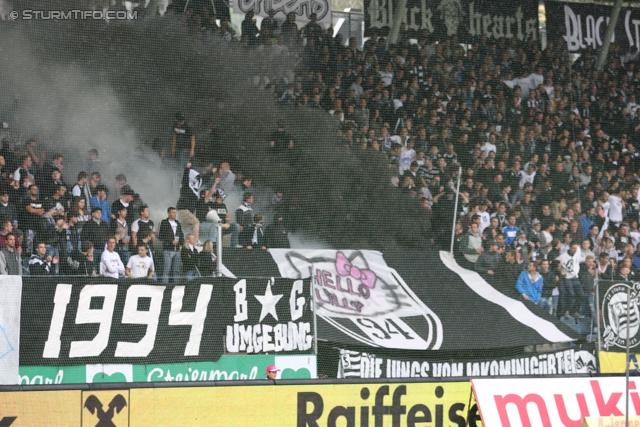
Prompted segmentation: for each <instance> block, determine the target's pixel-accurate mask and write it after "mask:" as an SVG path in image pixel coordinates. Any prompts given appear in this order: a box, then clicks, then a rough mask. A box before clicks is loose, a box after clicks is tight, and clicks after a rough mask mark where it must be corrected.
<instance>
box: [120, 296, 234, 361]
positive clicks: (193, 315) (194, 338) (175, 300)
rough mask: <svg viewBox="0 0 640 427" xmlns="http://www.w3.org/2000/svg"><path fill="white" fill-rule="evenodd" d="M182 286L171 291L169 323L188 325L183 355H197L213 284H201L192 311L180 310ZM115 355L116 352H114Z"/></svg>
mask: <svg viewBox="0 0 640 427" xmlns="http://www.w3.org/2000/svg"><path fill="white" fill-rule="evenodd" d="M234 289H235V286H234ZM184 290H185V287H184V286H176V287H175V288H173V292H172V293H171V312H170V313H169V325H190V326H191V333H190V334H189V341H188V342H187V345H186V347H185V349H184V355H185V356H197V355H198V354H200V341H202V332H203V331H204V321H205V320H206V319H207V308H208V307H209V301H211V294H212V293H213V285H201V286H200V292H199V293H198V300H197V301H196V309H195V311H193V312H190V311H182V298H183V297H184ZM116 356H117V354H116Z"/></svg>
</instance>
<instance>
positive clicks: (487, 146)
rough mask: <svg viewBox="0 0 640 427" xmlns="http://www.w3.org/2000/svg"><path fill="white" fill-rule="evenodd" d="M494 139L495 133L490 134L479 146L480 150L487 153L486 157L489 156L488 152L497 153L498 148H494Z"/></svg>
mask: <svg viewBox="0 0 640 427" xmlns="http://www.w3.org/2000/svg"><path fill="white" fill-rule="evenodd" d="M495 141H496V137H495V135H493V134H491V136H490V137H489V140H487V141H485V142H484V144H482V147H480V150H481V151H483V152H484V154H486V155H487V157H488V156H489V153H490V152H492V151H493V152H494V153H497V152H498V149H497V148H496V145H495V144H494V143H495Z"/></svg>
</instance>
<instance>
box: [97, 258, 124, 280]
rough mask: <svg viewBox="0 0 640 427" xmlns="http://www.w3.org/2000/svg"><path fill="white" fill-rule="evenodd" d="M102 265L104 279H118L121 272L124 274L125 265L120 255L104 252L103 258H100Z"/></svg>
mask: <svg viewBox="0 0 640 427" xmlns="http://www.w3.org/2000/svg"><path fill="white" fill-rule="evenodd" d="M100 263H101V264H102V269H103V273H102V275H103V276H104V277H112V278H114V279H117V278H118V277H120V276H119V272H120V271H121V272H122V273H124V264H123V263H122V260H121V259H120V255H118V253H117V252H115V251H113V252H109V251H104V252H102V256H101V257H100Z"/></svg>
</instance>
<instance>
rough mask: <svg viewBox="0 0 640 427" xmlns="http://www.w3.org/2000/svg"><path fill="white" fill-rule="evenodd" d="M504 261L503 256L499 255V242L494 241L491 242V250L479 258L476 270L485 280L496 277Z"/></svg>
mask: <svg viewBox="0 0 640 427" xmlns="http://www.w3.org/2000/svg"><path fill="white" fill-rule="evenodd" d="M501 261H502V256H501V255H500V254H499V253H498V242H497V241H496V240H492V241H490V242H489V250H488V251H484V252H482V253H481V254H480V256H479V257H478V260H477V261H476V265H475V267H474V270H475V271H476V272H477V273H479V274H480V275H481V276H482V277H483V278H484V279H485V280H486V279H491V278H492V277H493V276H495V274H496V272H497V271H498V267H499V266H500V262H501Z"/></svg>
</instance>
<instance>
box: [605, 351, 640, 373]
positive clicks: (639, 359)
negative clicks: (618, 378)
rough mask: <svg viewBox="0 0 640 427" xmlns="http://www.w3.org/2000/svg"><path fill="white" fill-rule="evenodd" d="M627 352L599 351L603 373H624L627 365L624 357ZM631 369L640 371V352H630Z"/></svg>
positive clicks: (636, 371)
mask: <svg viewBox="0 0 640 427" xmlns="http://www.w3.org/2000/svg"><path fill="white" fill-rule="evenodd" d="M625 357H626V353H617V352H614V351H601V352H599V353H598V362H599V366H600V373H601V374H624V373H625V372H626V371H625V369H626V367H625V366H624V359H625ZM629 371H630V372H635V373H640V354H634V353H631V354H629Z"/></svg>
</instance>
